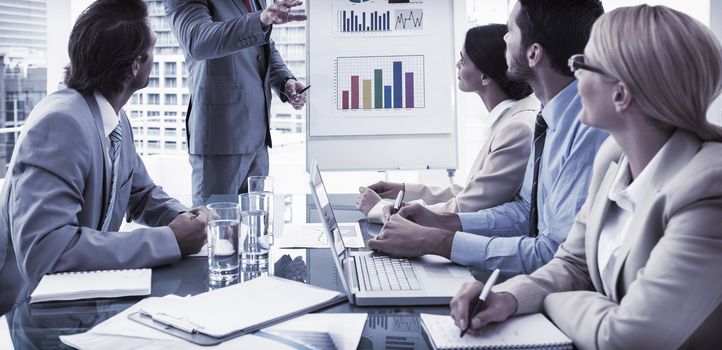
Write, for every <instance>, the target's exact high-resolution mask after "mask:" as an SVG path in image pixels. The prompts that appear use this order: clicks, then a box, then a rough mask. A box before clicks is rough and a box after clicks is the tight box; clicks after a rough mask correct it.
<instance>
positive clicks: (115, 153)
mask: <svg viewBox="0 0 722 350" xmlns="http://www.w3.org/2000/svg"><path fill="white" fill-rule="evenodd" d="M109 137H110V150H111V162H112V163H111V164H113V177H112V182H111V187H110V202H109V203H108V210H107V211H106V212H105V219H103V226H102V228H101V230H102V231H108V228H109V227H110V220H111V219H112V217H113V207H114V206H115V192H116V190H117V188H118V164H119V163H120V148H121V146H122V145H123V122H122V121H119V122H118V126H116V127H115V129H113V131H112V132H111V133H110V136H109Z"/></svg>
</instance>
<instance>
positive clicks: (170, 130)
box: [165, 128, 177, 136]
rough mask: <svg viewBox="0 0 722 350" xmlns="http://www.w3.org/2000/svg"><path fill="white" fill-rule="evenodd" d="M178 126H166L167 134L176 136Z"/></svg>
mask: <svg viewBox="0 0 722 350" xmlns="http://www.w3.org/2000/svg"><path fill="white" fill-rule="evenodd" d="M176 131H177V130H176V128H165V136H175V135H176Z"/></svg>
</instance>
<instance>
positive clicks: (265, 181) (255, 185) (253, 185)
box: [248, 176, 274, 245]
mask: <svg viewBox="0 0 722 350" xmlns="http://www.w3.org/2000/svg"><path fill="white" fill-rule="evenodd" d="M248 193H262V194H265V195H266V196H265V197H262V198H261V199H262V200H263V202H262V203H261V205H262V206H263V207H262V208H261V210H264V211H267V212H268V218H267V224H268V229H267V233H266V241H268V244H269V245H272V244H273V232H274V230H273V215H274V213H273V177H271V176H249V177H248Z"/></svg>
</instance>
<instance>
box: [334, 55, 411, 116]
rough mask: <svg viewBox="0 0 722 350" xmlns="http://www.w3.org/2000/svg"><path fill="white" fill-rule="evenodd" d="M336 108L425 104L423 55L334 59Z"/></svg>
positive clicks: (402, 106)
mask: <svg viewBox="0 0 722 350" xmlns="http://www.w3.org/2000/svg"><path fill="white" fill-rule="evenodd" d="M336 106H337V109H338V110H393V109H413V108H425V95H424V56H422V55H408V56H357V57H339V58H337V59H336Z"/></svg>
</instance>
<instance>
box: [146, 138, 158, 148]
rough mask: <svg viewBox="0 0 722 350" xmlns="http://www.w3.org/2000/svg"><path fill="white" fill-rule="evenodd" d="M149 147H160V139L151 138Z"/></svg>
mask: <svg viewBox="0 0 722 350" xmlns="http://www.w3.org/2000/svg"><path fill="white" fill-rule="evenodd" d="M148 149H160V141H156V140H149V141H148Z"/></svg>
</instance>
